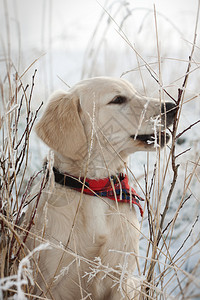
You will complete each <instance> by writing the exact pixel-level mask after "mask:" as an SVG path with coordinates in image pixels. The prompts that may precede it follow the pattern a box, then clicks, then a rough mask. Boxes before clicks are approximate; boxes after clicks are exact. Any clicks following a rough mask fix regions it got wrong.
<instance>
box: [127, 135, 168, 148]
mask: <svg viewBox="0 0 200 300" xmlns="http://www.w3.org/2000/svg"><path fill="white" fill-rule="evenodd" d="M131 138H133V139H134V140H136V141H140V142H142V143H143V144H144V145H145V146H148V147H152V146H153V147H156V146H160V147H164V146H165V145H166V144H167V143H168V142H169V140H170V135H169V134H168V133H167V132H165V131H161V132H158V133H157V134H156V135H155V134H154V133H152V134H138V135H137V136H135V135H131Z"/></svg>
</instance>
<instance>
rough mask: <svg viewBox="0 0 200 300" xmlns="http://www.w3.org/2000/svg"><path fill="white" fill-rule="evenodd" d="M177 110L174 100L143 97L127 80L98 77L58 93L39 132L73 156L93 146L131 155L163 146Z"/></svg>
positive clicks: (55, 148)
mask: <svg viewBox="0 0 200 300" xmlns="http://www.w3.org/2000/svg"><path fill="white" fill-rule="evenodd" d="M175 111H176V107H175V105H174V104H173V103H172V102H165V103H163V102H160V101H159V100H156V99H151V98H147V97H144V96H141V95H140V94H139V93H137V92H136V91H135V89H134V88H133V87H132V85H131V84H130V83H128V82H127V81H125V80H122V79H113V78H108V77H96V78H91V79H88V80H83V81H81V82H80V83H78V84H77V85H75V86H74V87H73V88H71V89H70V90H69V91H68V92H56V93H54V94H53V95H52V96H51V98H50V101H49V102H48V105H47V108H46V110H45V112H44V114H43V116H42V118H41V120H40V121H39V122H38V124H37V126H36V132H37V134H38V136H39V137H40V138H41V139H42V140H43V141H44V142H45V143H46V144H47V145H48V146H49V147H51V148H52V149H54V150H55V151H57V152H58V153H60V154H62V155H64V156H66V157H69V158H71V159H73V160H78V159H80V158H83V156H84V155H87V154H88V151H89V150H90V149H93V150H94V151H95V152H98V151H100V150H101V151H102V149H104V150H105V151H107V152H109V153H111V154H113V153H116V152H117V153H119V154H120V153H123V154H125V155H128V154H130V153H133V152H135V151H138V150H139V151H141V150H145V151H149V150H153V149H155V144H156V145H157V146H158V145H159V146H160V147H163V146H164V145H165V144H166V143H167V142H168V141H169V135H168V134H167V133H166V128H167V127H168V126H170V125H171V124H172V122H173V119H174V115H175ZM98 149H100V150H98Z"/></svg>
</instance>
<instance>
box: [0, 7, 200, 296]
mask: <svg viewBox="0 0 200 300" xmlns="http://www.w3.org/2000/svg"><path fill="white" fill-rule="evenodd" d="M117 12H118V10H117V11H116V15H117ZM105 15H106V16H108V17H109V20H110V22H109V23H108V27H106V30H105V31H104V35H105V34H106V32H107V31H108V30H109V27H110V26H112V25H111V24H112V22H114V24H115V25H117V30H118V34H119V35H120V36H121V38H122V39H123V40H124V42H125V43H126V45H127V47H130V48H131V49H132V51H133V53H134V54H135V55H136V58H137V61H138V66H136V67H135V69H136V68H138V70H139V72H140V75H141V78H142V81H143V82H144V81H145V80H144V79H143V75H142V72H141V69H142V68H143V66H145V68H146V69H147V70H148V76H149V77H150V78H153V79H154V80H155V82H156V84H157V87H158V92H159V95H160V98H162V97H163V95H167V96H168V97H170V98H171V99H173V101H175V103H176V105H177V113H176V117H175V120H174V124H173V128H172V129H171V136H172V142H171V145H170V146H169V148H168V149H165V150H164V152H163V153H161V151H160V149H159V148H157V150H156V155H155V159H154V168H152V161H151V159H150V156H149V154H148V155H147V162H146V165H145V167H144V172H143V176H142V178H144V180H143V183H142V184H143V186H144V188H143V191H144V194H145V196H146V202H145V210H146V212H145V214H144V218H143V220H142V221H141V251H140V253H141V256H140V257H139V262H140V263H139V265H138V270H137V275H136V276H138V282H139V285H140V286H141V295H140V298H141V299H170V298H173V297H175V298H178V299H192V298H194V299H198V298H199V297H200V281H199V275H200V259H199V251H200V250H199V242H200V233H199V224H198V221H199V220H198V218H199V216H198V212H197V213H195V214H194V217H193V218H192V217H191V218H190V217H188V215H187V210H188V209H189V210H190V211H192V209H191V208H190V207H191V206H193V207H194V208H195V202H196V203H197V205H196V207H197V209H199V198H198V197H199V195H196V194H195V193H196V192H195V191H194V190H193V187H194V185H196V184H197V183H198V182H199V167H200V161H199V160H200V157H199V153H198V151H196V154H195V153H194V152H195V145H191V149H190V153H192V154H191V155H190V156H189V159H188V163H186V166H185V170H184V171H180V169H179V168H180V158H183V160H184V157H185V155H186V154H187V151H189V149H188V148H187V149H182V148H181V151H180V152H178V151H179V150H180V148H179V146H178V144H177V141H181V138H182V139H184V136H185V135H186V134H187V133H188V132H190V131H191V130H192V129H193V127H194V126H198V125H199V120H197V121H194V122H191V124H190V125H189V126H187V127H186V128H184V129H183V130H182V131H181V132H180V131H179V125H180V119H181V116H182V111H183V108H184V105H185V103H187V102H189V103H190V101H192V100H193V101H194V100H195V99H196V100H197V99H198V96H196V98H195V97H192V98H190V97H189V98H188V97H186V92H187V83H188V80H189V77H190V75H191V73H192V72H197V71H198V70H199V64H198V63H196V62H195V61H194V58H193V55H194V51H195V49H197V48H196V47H197V46H196V37H197V25H198V21H199V8H198V12H197V17H196V26H195V29H194V35H193V43H192V44H191V50H190V52H189V53H188V60H186V61H187V67H186V69H185V73H184V74H183V76H182V79H181V81H182V83H181V84H179V86H178V89H177V95H178V96H177V97H176V98H175V97H174V96H172V95H171V93H170V92H169V91H168V89H167V88H166V87H165V88H164V87H163V83H162V68H161V63H162V58H161V54H160V49H159V33H158V25H157V12H156V9H155V8H154V21H155V33H156V41H157V59H156V64H157V66H158V74H157V73H156V72H155V70H154V69H153V68H152V64H151V63H148V62H147V60H146V59H144V58H143V57H142V55H140V53H139V52H138V51H137V50H136V49H135V47H134V46H133V45H132V43H131V42H130V40H129V39H128V37H127V35H126V34H125V32H124V31H123V24H124V22H125V19H123V20H122V21H121V24H120V25H118V23H117V21H116V20H115V17H116V15H115V14H114V15H113V14H112V16H111V15H110V13H108V11H106V12H104V13H103V15H102V16H101V19H100V21H101V22H102V19H103V17H105ZM126 18H131V14H129V15H128V16H126ZM111 21H112V22H111ZM99 26H100V23H98V25H97V28H96V29H95V31H94V35H93V38H92V40H91V41H92V42H90V47H91V48H92V46H93V41H94V38H96V34H97V31H98V28H99ZM100 44H101V40H100V42H99V45H100ZM90 47H89V48H88V50H87V53H86V59H87V57H88V56H87V55H89V56H90V60H91V61H92V64H91V65H92V66H94V65H95V63H94V62H95V61H96V60H97V57H98V51H99V50H100V46H99V47H97V48H96V52H95V53H94V54H93V55H92V54H91V51H90V50H91V48H90ZM4 63H5V66H6V70H7V71H6V77H5V78H3V79H1V82H0V89H1V110H0V113H1V115H0V130H1V136H0V141H1V143H0V151H1V152H0V250H1V264H0V272H1V279H0V298H1V297H2V298H3V299H8V298H9V297H11V296H13V295H18V296H16V298H15V299H20V300H22V299H25V298H26V297H27V298H30V299H31V298H32V297H31V292H32V290H31V284H33V279H32V271H31V267H30V264H29V259H30V257H31V255H32V253H30V254H29V255H28V257H27V256H26V255H25V248H26V246H25V244H24V243H25V241H26V238H27V236H28V232H29V230H30V228H31V226H32V224H33V221H34V216H35V213H36V211H37V206H36V207H35V208H34V211H33V213H32V218H31V222H30V224H29V226H28V228H26V230H25V231H24V234H23V236H22V235H21V230H22V228H21V227H20V225H21V222H22V219H23V210H24V208H25V207H26V205H27V199H28V198H27V197H28V193H29V191H30V189H31V186H32V185H33V184H34V180H35V179H36V178H37V177H40V180H41V188H40V191H38V201H39V197H40V193H41V190H42V189H43V187H44V184H45V177H44V176H43V175H41V173H42V170H40V171H38V172H37V173H36V174H34V175H32V174H31V177H30V174H28V172H27V167H28V164H29V147H30V138H31V132H32V129H33V125H34V123H35V121H36V119H37V115H38V112H39V110H40V108H41V105H42V104H41V105H39V107H38V109H37V110H35V111H33V110H32V107H31V101H32V98H33V94H34V82H35V77H36V76H37V72H36V70H35V72H34V73H33V75H32V79H31V82H30V84H29V85H27V84H24V82H23V80H24V78H23V76H20V75H19V74H18V72H17V69H16V68H15V66H14V65H13V64H12V60H11V57H10V51H8V56H7V59H5V61H4ZM33 63H34V62H33ZM193 63H195V64H196V67H195V69H192V68H191V66H192V64H193ZM89 69H90V68H88V66H84V68H83V77H84V76H86V75H85V74H86V70H89ZM26 72H27V71H25V73H26ZM93 72H94V70H93V67H92V68H91V69H90V70H89V71H87V73H88V74H90V75H94V74H93ZM13 73H14V74H15V77H14V79H13V77H11V74H13ZM124 73H127V72H124ZM23 75H24V74H23ZM179 82H180V81H179ZM143 87H144V90H146V88H145V84H143ZM177 148H178V150H177ZM189 160H190V161H191V162H189ZM189 163H190V167H189ZM191 166H192V167H191ZM130 172H131V169H130ZM131 173H132V172H131ZM184 173H185V174H184ZM183 175H184V177H183ZM133 179H134V182H137V183H138V184H139V185H141V180H140V179H139V178H137V179H136V178H135V177H134V175H133ZM177 190H178V191H179V195H178V193H177ZM38 201H37V202H38ZM185 207H186V208H185ZM193 210H194V209H193ZM189 214H190V212H189ZM180 218H183V222H181V220H180ZM184 218H188V220H187V222H186V226H185V225H184ZM179 226H184V229H183V230H178V231H177V228H178V227H179ZM23 230H24V229H23ZM177 232H178V234H177ZM176 244H177V245H176ZM174 245H175V246H174ZM51 246H52V247H54V246H55V245H51ZM43 247H47V245H46V244H44V246H43ZM42 249H43V248H41V249H40V248H39V249H36V250H35V251H40V250H42ZM63 251H67V250H66V249H64V250H63ZM193 257H194V259H192V258H193ZM75 259H77V257H75ZM78 259H83V260H85V258H82V257H78ZM190 261H192V263H190ZM87 263H88V264H90V266H91V273H90V274H86V275H87V276H88V278H89V279H91V278H92V277H93V276H96V274H97V273H98V269H99V266H101V269H103V270H104V273H105V275H108V274H109V273H111V271H112V270H109V269H108V267H107V266H102V265H101V261H100V259H99V260H98V259H97V260H96V261H90V262H87ZM121 274H124V275H123V276H126V275H127V274H126V270H125V269H123V266H122V270H121ZM115 280H116V278H113V281H115ZM122 280H123V278H122ZM17 297H18V298H17ZM38 299H43V298H41V297H38ZM45 299H46V298H45Z"/></svg>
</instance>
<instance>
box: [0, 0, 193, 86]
mask: <svg viewBox="0 0 200 300" xmlns="http://www.w3.org/2000/svg"><path fill="white" fill-rule="evenodd" d="M123 2H126V3H128V2H129V3H130V4H129V5H128V6H127V8H129V9H130V10H132V17H131V21H127V24H126V33H127V35H128V37H129V38H130V40H131V42H132V43H133V44H134V45H136V47H137V45H138V47H139V48H140V49H141V47H142V52H143V53H142V55H148V56H151V55H152V51H150V48H151V47H152V44H153V45H155V43H156V42H155V34H154V30H155V24H154V15H153V13H151V17H147V14H148V9H151V10H153V8H154V6H153V5H154V4H155V7H156V11H157V15H158V18H157V20H158V24H161V26H160V27H159V30H160V32H159V33H160V37H162V45H163V47H164V50H165V49H169V51H170V49H172V48H173V47H174V48H178V47H179V48H180V47H182V44H181V43H182V41H181V42H180V36H177V35H176V34H174V33H173V34H172V35H170V30H171V28H172V25H170V22H172V23H173V24H174V25H173V26H176V27H177V28H178V29H179V30H180V31H181V32H182V34H183V36H182V37H181V39H182V40H183V39H186V40H188V41H189V42H192V39H193V32H194V26H195V16H196V11H197V5H198V0H134V1H133V0H130V1H119V0H118V1H117V0H108V1H105V0H98V1H96V0H73V1H71V0H34V1H32V0H5V1H4V0H0V28H1V31H0V37H1V39H0V59H1V58H2V57H3V56H4V55H5V53H8V51H7V48H8V44H9V45H10V48H11V54H12V59H13V60H14V63H15V64H16V65H18V66H19V68H18V69H19V70H20V72H23V70H24V68H26V67H27V66H28V65H29V64H31V63H32V61H33V60H34V59H36V58H38V57H39V56H40V55H42V54H44V53H46V56H45V59H43V62H45V63H46V66H50V65H51V66H52V67H51V71H49V70H46V73H48V76H49V73H52V74H53V75H52V77H54V79H52V80H51V81H52V82H53V81H55V76H57V75H59V76H61V77H62V78H65V79H66V80H67V81H68V80H69V78H70V80H69V81H70V84H71V83H72V84H73V83H74V82H76V81H77V80H79V79H80V72H81V71H80V69H81V65H82V63H83V59H84V57H83V56H84V51H85V49H86V47H87V46H88V42H89V40H90V38H91V36H92V34H93V32H94V28H95V26H96V25H97V22H98V20H99V17H100V15H101V14H102V12H103V8H102V6H103V7H105V8H106V9H108V10H109V12H110V13H111V15H112V17H113V18H115V15H114V14H115V11H116V9H117V7H119V4H120V3H123ZM5 4H6V5H5ZM111 6H112V8H110V7H111ZM124 11H125V10H124ZM6 13H7V16H8V18H6V17H5V15H6ZM123 13H124V12H123ZM121 19H122V17H121ZM6 20H8V24H9V26H6ZM107 20H108V16H107V15H106V17H105V16H104V19H103V22H104V26H103V25H101V26H100V27H101V30H100V32H101V34H102V32H103V30H104V28H105V26H107V25H106V24H107V23H106V22H107ZM115 20H116V21H117V22H119V23H120V21H121V20H120V18H118V17H116V18H115ZM143 23H144V24H145V26H146V29H145V31H144V34H143V35H142V34H138V30H139V28H140V26H141V25H142V24H143ZM149 26H150V27H149ZM165 27H166V28H165ZM8 29H9V31H8ZM115 29H117V25H116V24H114V22H112V25H111V29H110V32H109V35H108V39H107V44H108V49H109V51H110V49H111V48H109V47H111V46H112V47H114V50H116V51H114V52H116V53H117V51H120V49H122V47H123V44H124V43H123V40H122V39H121V38H120V37H119V34H117V32H116V30H115ZM148 29H149V30H150V31H151V32H148ZM152 31H153V32H152ZM8 33H9V34H8ZM8 37H10V38H8ZM8 42H9V43H8ZM143 45H144V46H143ZM94 46H95V47H98V41H97V42H96V44H94ZM187 46H189V44H188V45H187ZM19 47H20V49H21V50H20V56H19V55H17V54H16V53H17V52H19V51H18V49H19ZM114 52H113V55H114V56H113V64H114V63H115V62H116V59H117V60H121V58H119V56H118V57H117V54H116V53H114ZM75 53H76V55H75ZM170 54H171V53H170ZM115 55H116V56H115ZM168 55H169V54H168ZM15 56H16V57H15ZM19 57H20V59H19ZM111 59H112V55H111V57H108V60H111ZM19 60H20V62H19ZM45 60H46V61H45ZM50 62H51V63H50ZM109 68H110V67H109ZM124 68H126V65H124ZM123 71H125V70H123ZM102 72H103V71H102ZM104 72H105V75H113V74H114V75H116V74H115V73H114V71H113V74H112V72H110V73H111V74H109V72H107V71H106V70H104ZM120 72H121V71H120ZM106 73H107V74H106ZM77 74H78V75H77ZM117 76H118V74H117ZM48 80H50V79H48ZM56 86H57V84H56ZM52 89H53V86H52Z"/></svg>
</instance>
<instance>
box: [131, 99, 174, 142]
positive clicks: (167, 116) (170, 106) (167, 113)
mask: <svg viewBox="0 0 200 300" xmlns="http://www.w3.org/2000/svg"><path fill="white" fill-rule="evenodd" d="M176 110H177V106H176V105H175V104H174V103H172V102H166V103H162V106H161V112H160V116H161V118H160V120H161V124H162V127H163V128H164V129H162V127H161V129H158V130H157V132H156V136H155V132H152V133H150V134H138V135H137V136H135V135H131V138H133V139H134V140H137V141H141V142H142V143H144V144H145V145H147V146H152V145H153V144H154V143H155V141H157V144H159V145H160V146H161V147H164V146H165V145H166V144H167V143H168V142H169V140H170V135H169V134H168V133H167V132H166V129H167V128H168V127H169V126H170V125H172V124H173V121H174V118H175V115H176Z"/></svg>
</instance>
